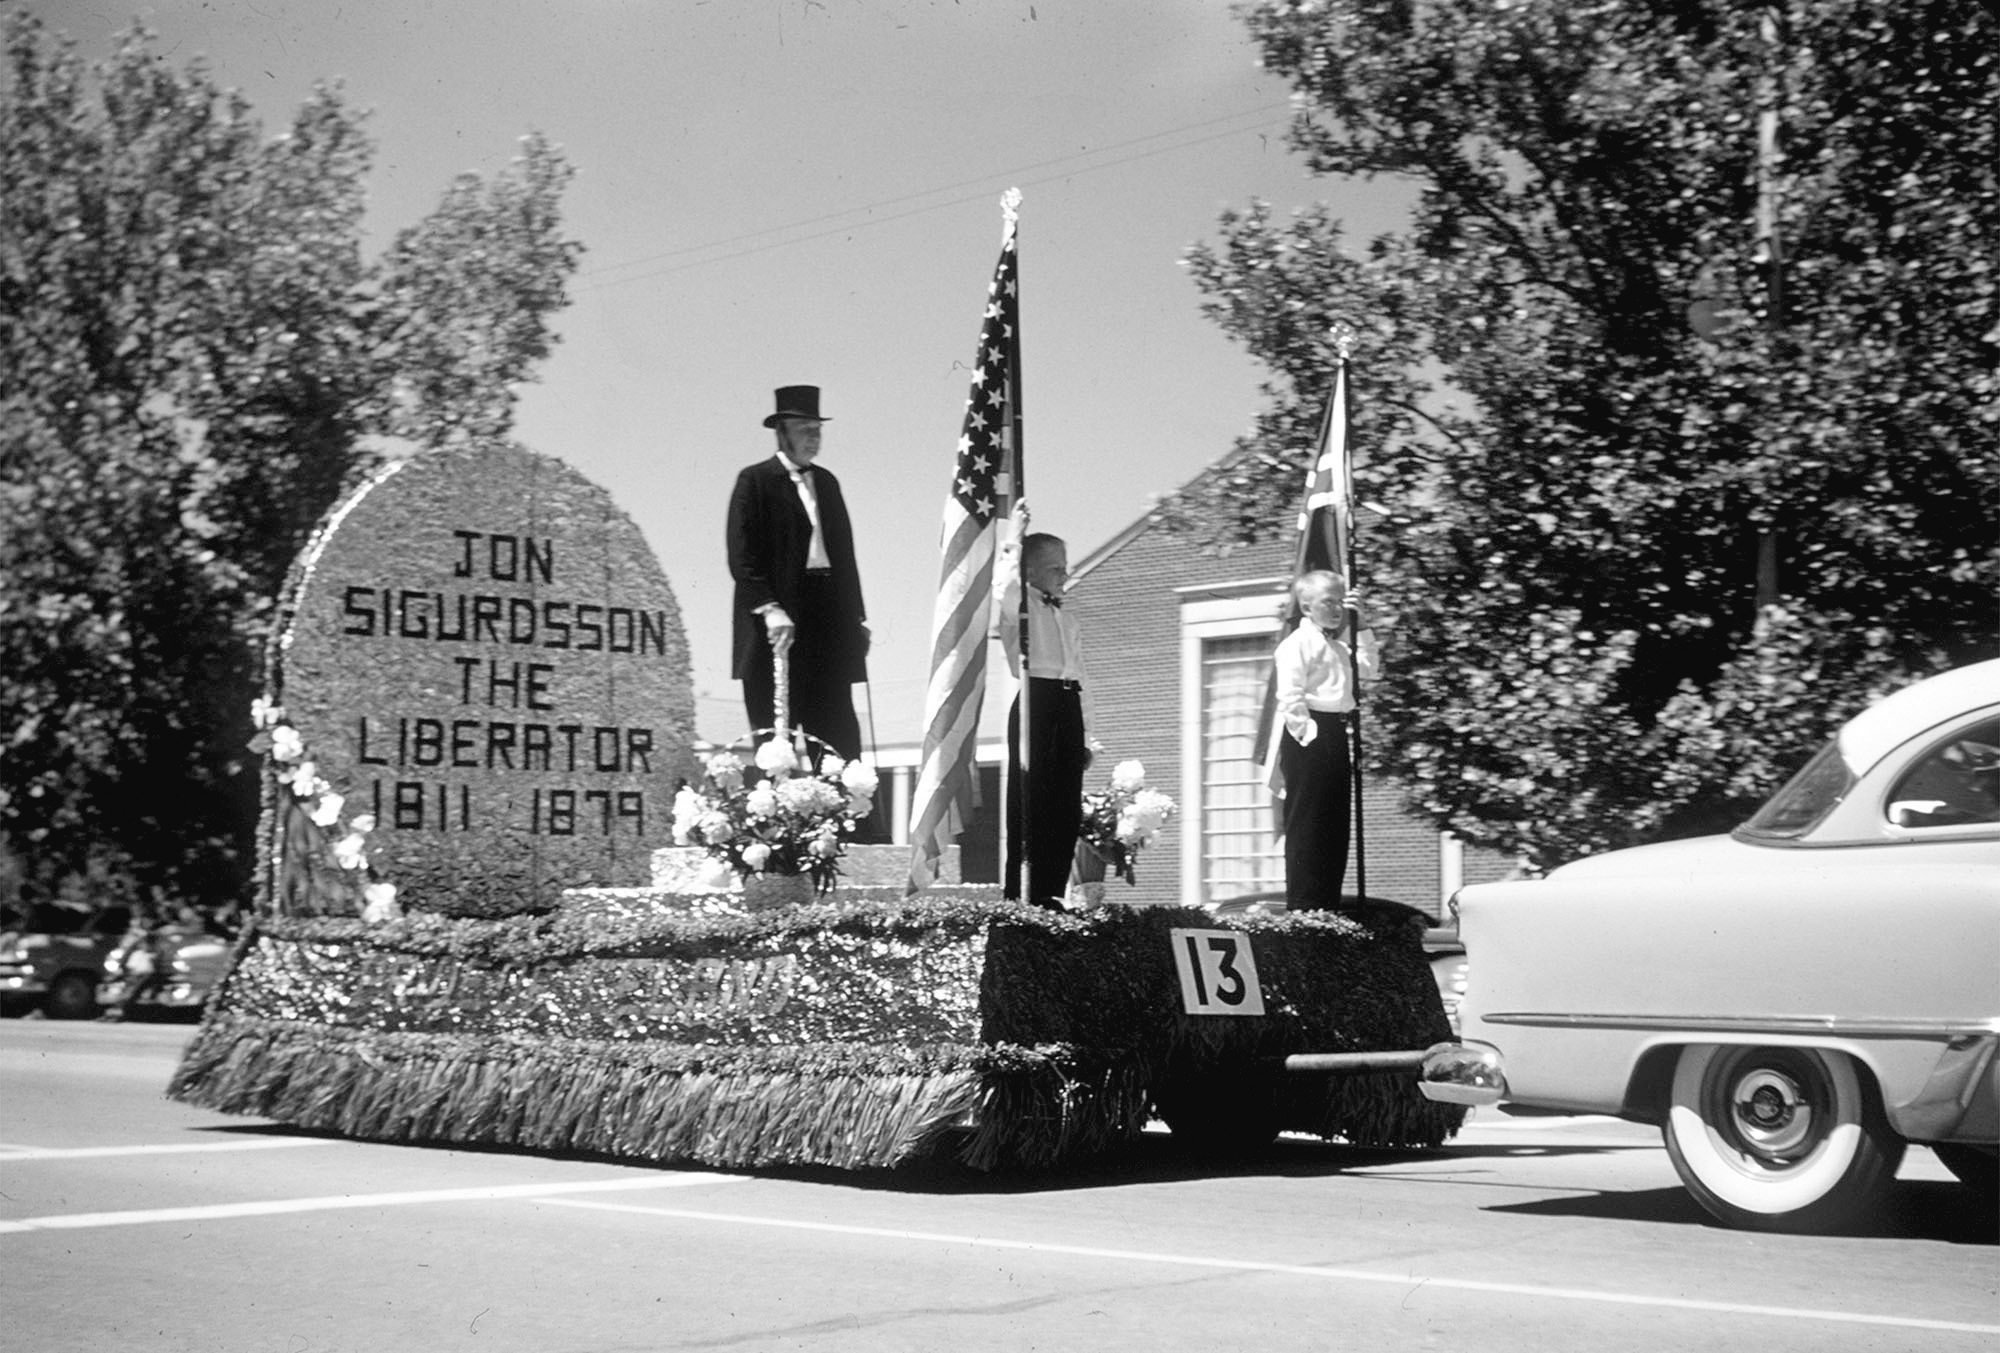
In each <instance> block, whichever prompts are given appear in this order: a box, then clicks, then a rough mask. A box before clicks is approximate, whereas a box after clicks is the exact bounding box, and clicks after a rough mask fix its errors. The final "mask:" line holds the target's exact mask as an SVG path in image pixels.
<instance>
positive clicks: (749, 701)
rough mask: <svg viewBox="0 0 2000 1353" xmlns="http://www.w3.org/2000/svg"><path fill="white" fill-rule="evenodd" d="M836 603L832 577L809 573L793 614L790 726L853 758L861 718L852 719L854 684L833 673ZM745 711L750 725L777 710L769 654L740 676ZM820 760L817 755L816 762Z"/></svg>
mask: <svg viewBox="0 0 2000 1353" xmlns="http://www.w3.org/2000/svg"><path fill="white" fill-rule="evenodd" d="M834 604H835V603H834V594H833V575H832V574H831V573H826V574H819V573H808V574H807V575H806V581H805V591H804V593H803V594H802V596H801V599H800V605H799V608H798V610H797V611H796V612H794V613H793V614H792V652H791V673H790V676H791V716H792V727H794V728H803V729H804V730H805V731H806V732H808V733H810V734H812V735H813V736H814V737H816V738H819V739H821V740H822V741H824V742H825V743H826V744H827V745H828V746H830V747H832V748H833V750H834V751H836V752H838V753H840V755H841V757H842V758H843V759H845V760H848V761H852V760H854V758H855V757H857V756H859V755H861V722H860V720H858V719H857V718H855V717H854V683H853V682H851V681H843V680H841V678H840V677H838V676H836V675H832V673H833V672H834V671H835V667H834V664H833V663H832V662H831V661H830V655H831V653H832V637H833V636H832V633H831V631H832V626H833V618H834V614H835V612H834ZM743 709H744V712H745V713H746V714H748V715H749V716H750V726H751V727H752V728H769V727H771V725H772V721H773V720H774V718H775V717H776V712H777V682H776V680H775V679H774V677H773V675H772V671H771V663H770V659H769V658H768V657H767V658H766V659H765V660H764V661H762V662H760V663H757V664H756V665H755V666H754V667H753V668H752V670H751V672H750V674H749V675H747V676H745V677H744V678H743ZM813 750H814V752H815V753H817V752H818V751H819V749H818V748H814V749H813ZM818 759H819V758H818V756H817V755H815V756H814V758H813V760H814V762H815V764H817V762H818Z"/></svg>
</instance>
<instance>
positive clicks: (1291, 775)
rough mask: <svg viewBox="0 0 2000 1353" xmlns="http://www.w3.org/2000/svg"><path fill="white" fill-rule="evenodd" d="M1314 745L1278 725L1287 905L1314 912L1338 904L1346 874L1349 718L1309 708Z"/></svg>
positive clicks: (1350, 812)
mask: <svg viewBox="0 0 2000 1353" xmlns="http://www.w3.org/2000/svg"><path fill="white" fill-rule="evenodd" d="M1312 717H1313V726H1314V730H1315V731H1314V736H1313V740H1312V746H1310V747H1301V746H1299V743H1298V739H1296V738H1294V737H1293V736H1292V735H1291V734H1290V733H1288V732H1286V731H1284V730H1283V729H1282V728H1281V729H1280V730H1279V731H1278V736H1279V737H1281V738H1283V739H1284V741H1283V742H1282V743H1281V744H1280V745H1279V747H1278V764H1279V765H1280V766H1281V767H1282V768H1283V770H1284V773H1285V905H1286V906H1287V907H1289V908H1290V909H1291V910H1293V911H1318V910H1322V909H1324V908H1328V907H1337V906H1339V905H1340V885H1341V881H1342V880H1343V878H1344V877H1345V876H1346V874H1347V833H1348V824H1349V823H1350V822H1352V821H1353V818H1354V771H1353V763H1352V761H1351V760H1350V759H1349V754H1348V749H1347V716H1346V715H1345V714H1332V713H1327V712H1324V711H1321V710H1314V711H1313V712H1312Z"/></svg>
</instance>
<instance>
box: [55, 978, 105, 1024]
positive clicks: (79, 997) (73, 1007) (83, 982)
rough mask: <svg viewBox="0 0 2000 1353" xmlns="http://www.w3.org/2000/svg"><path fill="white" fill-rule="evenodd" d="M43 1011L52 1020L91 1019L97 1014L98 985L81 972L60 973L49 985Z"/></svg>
mask: <svg viewBox="0 0 2000 1353" xmlns="http://www.w3.org/2000/svg"><path fill="white" fill-rule="evenodd" d="M42 1011H43V1013H45V1014H46V1015H48V1017H49V1018H50V1019H89V1018H90V1017H91V1016H93V1015H95V1014H96V1013H97V985H96V983H94V982H92V981H91V980H90V979H89V978H88V977H85V976H84V975H83V974H82V973H80V972H66V973H60V974H58V975H57V977H56V980H55V981H53V982H51V983H49V994H48V998H47V999H46V1000H44V1001H43V1002H42Z"/></svg>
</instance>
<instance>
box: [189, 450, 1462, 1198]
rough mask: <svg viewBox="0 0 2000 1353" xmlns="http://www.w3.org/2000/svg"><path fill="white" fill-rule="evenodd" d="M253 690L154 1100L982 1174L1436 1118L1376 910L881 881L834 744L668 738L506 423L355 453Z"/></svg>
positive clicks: (518, 1136) (585, 503) (737, 1160)
mask: <svg viewBox="0 0 2000 1353" xmlns="http://www.w3.org/2000/svg"><path fill="white" fill-rule="evenodd" d="M256 714H257V723H258V734H257V740H256V742H255V743H254V744H253V745H254V746H255V747H256V749H257V750H258V751H259V752H260V753H261V754H262V756H263V758H264V765H265V772H264V773H265V798H264V805H265V806H264V813H263V819H262V823H261V829H260V868H259V883H258V898H257V906H256V909H255V915H254V917H253V919H252V921H251V923H250V924H249V925H248V927H247V928H246V930H245V932H244V934H243V935H242V937H241V939H240V941H239V943H238V945H237V951H236V955H235V961H234V965H233V967H232V969H231V971H230V973H229V975H228V976H227V978H226V979H225V980H224V981H223V982H222V983H221V984H220V985H219V987H218V988H217V990H216V991H215V993H214V995H213V997H212V998H211V1001H210V1004H209V1007H208V1009H207V1011H206V1013H205V1016H204V1019H203V1022H202V1025H201V1027H200V1029H199V1031H198V1032H197V1034H196V1036H195V1038H194V1039H193V1041H192V1042H191V1044H190V1045H189V1047H188V1050H187V1052H186V1054H185V1056H184V1058H183V1061H182V1063H181V1065H180V1067H179V1069H178V1071H177V1073H176V1075H175V1077H174V1080H173V1082H172V1085H171V1087H170V1091H169V1093H170V1094H171V1095H172V1096H173V1097H174V1098H176V1099H178V1100H180V1101H183V1102H185V1103H188V1104H191V1105H197V1106H201V1107H204V1108H209V1109H214V1110H219V1111H223V1112H227V1113H233V1114H244V1115H252V1116H256V1117H260V1118H265V1119H271V1120H275V1121H277V1122H280V1123H285V1124H289V1125H293V1126H296V1127H300V1128H307V1129H313V1130H322V1131H331V1132H336V1133H341V1134H345V1135H349V1136H353V1137H358V1138H369V1139H377V1140H391V1141H407V1142H435V1143H459V1144H480V1145H492V1146H501V1147H512V1148H521V1149H533V1150H550V1151H578V1152H589V1153H598V1154H602V1155H606V1156H610V1157H617V1158H622V1159H629V1160H636V1161H648V1162H658V1163H678V1162H698V1163H702V1164H706V1165H714V1166H728V1167H744V1166H765V1165H819V1166H834V1167H841V1168H847V1169H867V1168H886V1167H895V1166H903V1165H907V1164H910V1163H913V1162H918V1161H925V1160H932V1161H938V1160H942V1161H950V1162H956V1163H959V1164H962V1165H965V1166H970V1167H972V1168H976V1169H981V1170H1004V1169H1047V1168H1050V1167H1055V1166H1059V1165H1062V1164H1064V1163H1067V1162H1072V1161H1076V1160H1081V1159H1085V1158H1092V1157H1100V1156H1102V1155H1104V1154H1105V1153H1107V1152H1112V1151H1115V1150H1116V1149H1117V1148H1119V1147H1120V1146H1121V1145H1124V1144H1126V1143H1129V1142H1130V1141H1132V1140H1133V1139H1134V1138H1135V1137H1136V1136H1137V1134H1138V1133H1140V1131H1141V1130H1142V1129H1144V1128H1145V1127H1146V1125H1147V1124H1148V1123H1149V1121H1152V1120H1154V1119H1155V1118H1156V1117H1160V1118H1164V1119H1165V1121H1166V1122H1167V1123H1168V1124H1169V1125H1170V1126H1171V1127H1172V1129H1173V1131H1174V1132H1175V1133H1176V1134H1177V1135H1179V1136H1182V1137H1184V1138H1186V1139H1188V1140H1192V1141H1195V1142H1198V1143H1201V1144H1203V1145H1205V1146H1211V1147H1217V1148H1231V1147H1236V1146H1241V1145H1246V1144H1254V1143H1256V1142H1260V1141H1268V1140H1269V1139H1270V1138H1271V1137H1272V1136H1273V1135H1274V1134H1275V1133H1276V1132H1278V1131H1280V1130H1293V1131H1299V1132H1305V1133H1312V1134H1317V1135H1319V1136H1322V1137H1328V1138H1339V1139H1341V1140H1344V1141H1347V1142H1351V1143H1355V1144H1359V1145H1366V1146H1394V1147H1413V1146H1414V1147H1421V1146H1431V1145H1435V1144H1437V1143H1439V1142H1441V1141H1442V1140H1443V1139H1444V1138H1445V1137H1446V1136H1447V1135H1448V1134H1449V1133H1450V1132H1452V1131H1453V1130H1454V1129H1455V1128H1456V1126H1457V1124H1458V1122H1459V1119H1460V1117H1461V1115H1462V1112H1463V1111H1462V1110H1461V1109H1458V1108H1456V1107H1453V1106H1449V1105H1439V1104H1433V1103H1430V1102H1429V1101H1427V1100H1425V1099H1424V1098H1422V1096H1421V1095H1419V1093H1418V1092H1417V1089H1416V1085H1415V1081H1414V1078H1413V1076H1412V1075H1411V1074H1410V1066H1411V1062H1410V1060H1409V1058H1408V1055H1407V1054H1408V1050H1411V1049H1422V1048H1424V1047H1426V1046H1428V1045H1430V1044H1432V1043H1435V1042H1438V1041H1440V1040H1443V1039H1445V1038H1447V1037H1448V1036H1449V1028H1448V1025H1447V1023H1446V1020H1445V1016H1444V1014H1443V1010H1442V1007H1441V1005H1440V1003H1439V1000H1438V996H1437V991H1436V987H1435V984H1434V982H1433V980H1432V978H1431V976H1430V974H1429V971H1428V968H1427V967H1426V964H1425V960H1424V955H1423V953H1422V950H1421V947H1420V943H1419V931H1420V928H1421V918H1420V917H1418V916H1417V914H1416V913H1414V912H1411V911H1408V910H1407V909H1402V908H1397V907H1393V906H1386V905H1370V906H1364V907H1359V908H1356V909H1352V910H1349V911H1335V912H1319V913H1311V914H1300V915H1282V914H1281V915H1273V916H1242V917H1238V918H1234V919H1228V920H1224V919H1219V918H1218V917H1216V916H1215V915H1212V914H1211V913H1210V912H1208V911H1206V910H1202V909H1197V908H1177V907H1125V906H1119V905H1105V906H1098V907H1094V908H1092V909H1090V910H1087V911H1084V912H1080V913H1069V912H1056V911H1050V910H1043V909H1039V908H1032V907H1025V906H1022V905H1020V904H1017V903H1010V902H1007V901H1005V900H1003V899H1002V898H1001V897H1000V896H999V892H998V889H997V888H996V887H994V886H992V885H977V884H965V883H961V882H955V881H953V880H952V878H951V877H950V871H949V870H947V871H946V877H944V878H943V879H941V880H940V881H939V882H938V883H936V884H935V885H933V886H932V887H930V888H928V889H926V890H924V891H921V892H917V893H915V894H913V895H912V894H908V893H907V890H906V887H905V886H904V885H903V883H902V882H901V881H900V880H901V878H902V871H901V870H900V869H892V870H884V869H883V868H882V862H881V859H880V856H881V855H882V854H883V853H885V852H889V853H899V854H900V855H901V856H903V857H907V853H908V852H907V849H906V848H902V849H900V850H899V848H895V847H879V846H878V847H866V846H856V845H854V844H852V833H851V832H850V831H849V830H848V827H849V825H850V824H851V823H852V822H853V821H855V820H857V819H858V818H859V817H860V816H861V815H862V814H864V813H865V812H866V811H867V805H868V798H869V795H870V793H872V792H873V790H874V788H875V787H874V785H873V783H872V775H870V774H869V773H868V772H867V771H866V769H865V767H859V766H841V765H839V764H838V763H837V762H834V763H831V764H830V765H829V764H828V763H824V762H822V763H821V764H820V765H819V766H818V767H817V768H815V767H814V766H813V765H812V764H811V763H810V761H808V760H806V759H803V758H797V757H795V756H790V755H782V754H781V753H771V752H766V753H765V756H766V762H765V764H763V765H755V764H753V763H754V761H755V754H754V753H753V752H752V751H751V748H750V746H749V744H747V743H746V744H745V746H744V747H743V749H742V751H741V754H740V755H737V756H730V757H729V758H728V760H726V761H723V760H718V759H717V758H716V757H715V756H710V757H709V758H707V759H706V760H705V761H704V760H701V759H698V758H697V757H696V755H695V745H694V731H693V696H692V687H691V681H690V677H689V663H688V654H687V646H686V639H685V636H684V633H683V630H682V625H681V620H680V614H679V610H678V607H677V605H676V603H675V601H674V597H673V594H672V591H671V589H670V588H669V586H668V584H667V581H666V579H665V577H664V576H663V575H662V574H661V572H660V569H659V567H658V564H657V562H656V561H655V560H654V558H653V556H652V555H651V553H650V551H649V550H648V549H647V547H646V545H645V544H644V542H643V540H642V538H641V537H640V535H639V532H638V530H637V529H636V527H635V526H634V525H633V524H632V523H631V521H630V520H629V519H628V518H627V517H626V516H625V515H624V514H623V513H622V512H620V511H618V510H617V509H616V508H615V506H613V505H612V503H611V501H610V499H609V497H608V495H606V494H605V493H604V492H603V491H602V490H601V489H599V488H597V487H596V486H595V485H593V484H591V483H590V482H589V481H587V480H585V479H584V478H582V477H581V476H580V475H578V474H576V473H575V472H574V471H573V470H571V469H569V468H568V467H566V466H565V465H563V464H562V463H560V462H558V461H555V460H552V459H549V458H547V457H543V456H540V455H537V454H535V453H533V452H530V451H527V450H524V449H521V448H519V447H515V446H511V445H507V444H490V445H485V446H478V447H461V448H456V449H445V450H438V451H432V452H427V453H425V454H423V455H421V456H418V457H415V458H412V459H409V460H404V461H398V462H395V463H392V464H390V465H388V466H387V467H385V468H384V469H383V470H382V471H381V472H379V473H378V474H376V475H375V476H374V477H373V478H371V479H370V480H369V481H368V482H367V483H365V484H363V485H362V486H360V487H359V488H358V489H357V490H355V491H354V492H353V493H351V494H350V495H349V496H348V497H347V498H346V499H345V500H344V501H343V502H342V503H341V504H340V505H339V506H338V507H337V508H336V509H335V510H334V511H333V512H332V513H331V514H329V516H328V518H327V519H326V521H325V522H324V523H323V524H322V525H321V527H320V528H319V530H318V531H317V532H316V534H315V535H314V537H313V539H312V540H311V542H310V543H309V545H308V547H307V548H306V549H305V550H304V551H303V552H302V553H301V556H300V558H299V560H298V561H297V564H296V566H295V568H294V571H293V576H292V578H291V580H290V581H289V583H288V585H287V590H286V595H285V596H284V598H283V600H282V607H281V615H280V620H279V623H278V625H277V626H276V629H275V635H274V639H273V642H272V645H271V649H270V653H269V692H268V695H267V696H266V698H265V699H264V700H263V701H261V702H260V703H259V706H258V709H257V711H256ZM766 746H767V747H770V746H777V747H778V748H780V749H781V752H782V749H784V748H786V747H787V744H786V743H785V742H782V741H781V742H779V743H776V744H766ZM732 763H733V764H732ZM718 772H719V773H718ZM732 779H733V780H734V784H733V785H732V784H730V783H728V782H729V781H731V780H732ZM753 792H761V793H766V794H769V795H770V796H771V800H770V802H769V803H766V804H760V805H758V806H760V807H772V808H773V811H772V813H771V814H770V815H769V818H770V820H785V821H788V822H790V823H791V824H792V825H791V827H790V829H789V831H790V835H789V836H788V837H787V838H786V839H785V840H784V841H782V842H774V841H769V840H767V841H766V842H764V843H763V844H764V846H765V847H766V848H765V850H764V851H763V852H762V853H758V852H757V851H755V850H753V851H751V852H750V854H749V855H748V856H746V854H745V850H744V847H745V845H746V844H754V843H749V842H747V841H746V840H745V839H735V838H733V837H732V834H731V833H730V832H728V831H722V830H711V831H706V832H702V831H697V832H696V833H695V835H696V836H697V837H699V838H700V840H701V841H703V842H706V843H707V844H706V845H705V846H702V845H697V846H685V845H682V846H677V845H676V842H675V830H674V829H675V818H676V806H677V805H676V801H677V800H679V804H678V806H679V808H680V809H681V810H682V811H681V813H680V814H679V816H680V817H681V819H682V826H683V832H682V835H683V838H684V839H685V838H686V837H687V835H688V832H687V828H688V826H689V818H690V814H693V817H694V820H695V821H696V822H697V823H698V822H699V820H700V818H701V816H702V815H703V814H713V813H716V812H721V811H724V810H725V809H729V808H730V805H729V804H725V803H723V802H722V801H723V800H729V799H731V796H735V799H734V803H735V806H737V807H741V806H742V801H743V800H744V799H745V798H747V796H748V795H749V794H751V793H753ZM703 793H708V794H710V795H711V796H712V797H710V798H707V799H705V800H702V801H701V802H700V803H699V804H695V803H690V801H689V798H688V796H689V795H695V796H697V797H699V796H700V795H702V794H703ZM779 807H782V809H783V811H778V808H779ZM714 825H715V824H714V823H712V822H711V823H710V826H711V827H714ZM815 843H818V844H817V845H815ZM787 851H789V852H790V853H789V854H788V853H787ZM871 857H873V858H871ZM892 878H893V879H895V880H896V881H893V882H892V881H890V880H891V879H892ZM773 880H789V881H791V884H790V886H792V887H794V888H796V889H797V891H795V892H792V893H789V894H786V893H784V892H783V891H782V887H783V885H780V890H779V892H778V895H776V896H771V895H768V894H769V893H770V892H771V891H772V890H771V888H770V886H769V885H770V884H771V882H772V881H773ZM801 880H802V881H803V887H800V886H799V881H801ZM746 883H747V885H748V886H745V885H746ZM1288 1066H1289V1067H1291V1068H1293V1069H1292V1070H1291V1071H1288V1070H1287V1067H1288ZM1329 1067H1336V1068H1337V1070H1338V1071H1339V1072H1340V1073H1342V1074H1332V1075H1328V1074H1300V1069H1302V1068H1303V1069H1309V1070H1311V1071H1314V1072H1324V1071H1325V1070H1327V1069H1328V1068H1329Z"/></svg>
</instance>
